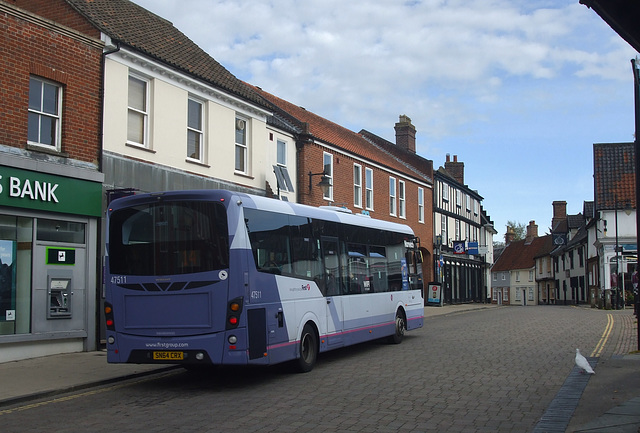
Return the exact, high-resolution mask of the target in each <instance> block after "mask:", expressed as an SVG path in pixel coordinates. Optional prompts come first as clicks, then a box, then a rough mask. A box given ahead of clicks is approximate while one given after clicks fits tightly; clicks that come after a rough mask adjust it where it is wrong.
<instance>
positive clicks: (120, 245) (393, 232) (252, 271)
mask: <svg viewBox="0 0 640 433" xmlns="http://www.w3.org/2000/svg"><path fill="white" fill-rule="evenodd" d="M421 260H422V257H421V255H420V251H419V240H418V239H417V238H416V237H415V236H414V234H413V232H412V230H411V228H410V227H408V226H406V225H402V224H395V223H391V222H386V221H380V220H376V219H372V218H369V217H366V216H361V215H354V214H348V213H345V212H340V211H337V210H336V208H333V209H326V208H315V207H311V206H305V205H300V204H293V203H289V202H285V201H279V200H275V199H271V198H265V197H258V196H252V195H248V194H242V193H237V192H231V191H223V190H203V191H173V192H163V193H151V194H140V195H135V196H131V197H126V198H122V199H118V200H115V201H113V202H112V203H111V204H110V206H109V210H108V213H107V236H106V254H105V272H106V278H105V282H106V288H105V291H106V298H105V317H106V325H107V332H106V338H107V360H108V362H110V363H175V364H184V365H185V366H186V367H189V366H195V365H206V364H213V365H230V364H235V365H266V364H275V363H280V362H284V361H293V363H294V364H295V365H296V366H297V367H298V369H299V370H300V371H303V372H306V371H310V370H311V369H312V368H313V366H314V364H315V363H316V359H317V356H318V353H320V352H324V351H327V350H331V349H334V348H338V347H343V346H348V345H351V344H356V343H360V342H364V341H367V340H373V339H378V338H382V337H388V338H389V339H390V340H391V341H392V342H395V343H399V342H400V341H401V340H402V337H403V335H404V332H405V330H411V329H416V328H420V327H422V326H423V313H424V301H423V294H422V278H421V275H420V272H421V271H420V269H421V266H420V262H421Z"/></svg>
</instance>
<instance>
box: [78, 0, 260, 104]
mask: <svg viewBox="0 0 640 433" xmlns="http://www.w3.org/2000/svg"><path fill="white" fill-rule="evenodd" d="M65 1H66V2H67V3H68V4H69V5H70V6H71V7H72V8H73V9H75V10H76V11H77V12H78V13H80V14H81V15H82V16H84V17H85V18H86V19H87V20H88V21H89V22H90V23H91V24H92V25H93V26H95V27H96V28H97V29H98V30H100V31H101V32H103V33H105V34H107V35H109V37H110V38H111V39H112V40H114V41H115V42H117V43H120V44H121V45H126V46H129V47H131V48H132V49H134V50H136V51H139V52H141V53H143V54H145V55H147V56H149V57H151V58H153V59H156V60H158V61H160V62H162V63H165V64H167V65H169V66H171V67H173V68H175V69H177V70H179V71H182V72H185V73H187V74H189V75H192V76H193V77H196V78H198V79H201V80H203V81H205V82H207V83H208V84H210V85H212V86H214V87H217V88H220V89H222V90H225V91H228V92H230V93H232V94H234V95H235V96H238V97H240V98H241V99H244V100H246V101H250V102H252V103H254V104H257V105H259V106H263V107H264V103H263V101H262V100H261V99H260V98H259V97H258V96H257V95H256V94H255V93H254V92H253V91H252V90H251V89H250V88H249V87H247V86H246V85H245V84H244V82H242V81H241V80H239V79H237V78H236V77H235V76H234V75H233V74H232V73H231V72H229V71H228V70H227V69H225V68H224V67H223V66H222V65H220V63H218V62H217V61H216V60H215V59H213V58H212V57H211V56H210V55H209V54H207V53H206V52H205V51H203V50H202V49H201V48H200V47H199V46H198V45H196V44H195V43H194V42H193V41H192V40H191V39H189V38H188V37H187V36H186V35H185V34H184V33H182V32H181V31H180V30H178V29H177V28H175V27H174V26H173V24H172V23H171V22H170V21H167V20H166V19H164V18H161V17H159V16H158V15H155V14H153V13H151V12H150V11H148V10H146V9H144V8H143V7H141V6H138V5H137V4H135V3H132V2H130V1H128V0H65Z"/></svg>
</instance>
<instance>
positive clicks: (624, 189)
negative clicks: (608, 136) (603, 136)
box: [593, 143, 636, 210]
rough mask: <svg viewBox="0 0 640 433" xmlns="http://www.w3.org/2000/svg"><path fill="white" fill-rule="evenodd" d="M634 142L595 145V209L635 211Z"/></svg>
mask: <svg viewBox="0 0 640 433" xmlns="http://www.w3.org/2000/svg"><path fill="white" fill-rule="evenodd" d="M634 158H635V149H634V144H633V143H596V144H594V145H593V178H594V191H595V192H594V196H595V210H604V209H616V208H618V209H624V208H625V207H627V206H629V207H631V208H633V209H635V208H636V183H635V182H636V177H635V163H634Z"/></svg>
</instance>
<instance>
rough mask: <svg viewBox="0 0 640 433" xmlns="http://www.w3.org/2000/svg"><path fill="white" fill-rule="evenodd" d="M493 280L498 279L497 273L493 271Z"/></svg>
mask: <svg viewBox="0 0 640 433" xmlns="http://www.w3.org/2000/svg"><path fill="white" fill-rule="evenodd" d="M493 281H498V273H497V272H493Z"/></svg>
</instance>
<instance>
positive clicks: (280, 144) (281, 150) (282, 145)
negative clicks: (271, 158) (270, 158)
mask: <svg viewBox="0 0 640 433" xmlns="http://www.w3.org/2000/svg"><path fill="white" fill-rule="evenodd" d="M276 147H277V149H276V162H277V163H278V165H281V166H283V167H286V166H287V142H286V141H283V140H280V139H278V140H277V141H276Z"/></svg>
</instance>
